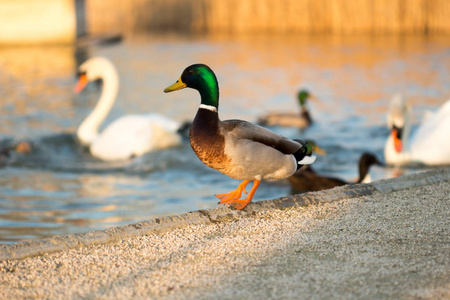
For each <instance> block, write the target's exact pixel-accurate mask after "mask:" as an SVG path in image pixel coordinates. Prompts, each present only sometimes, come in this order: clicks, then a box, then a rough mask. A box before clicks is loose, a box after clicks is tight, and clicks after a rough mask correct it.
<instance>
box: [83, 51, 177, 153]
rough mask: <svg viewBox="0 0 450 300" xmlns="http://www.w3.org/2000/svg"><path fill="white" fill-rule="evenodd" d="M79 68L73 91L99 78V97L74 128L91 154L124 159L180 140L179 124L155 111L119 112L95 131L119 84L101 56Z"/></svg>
mask: <svg viewBox="0 0 450 300" xmlns="http://www.w3.org/2000/svg"><path fill="white" fill-rule="evenodd" d="M79 71H80V74H81V75H80V78H79V81H78V83H77V85H76V87H75V92H81V90H83V88H84V87H85V86H86V84H87V83H88V82H89V81H93V80H97V79H102V80H103V90H102V94H101V97H100V99H99V101H98V102H97V104H96V106H95V108H94V109H93V110H92V112H91V113H90V114H89V116H88V117H87V118H86V119H85V120H84V121H83V122H82V123H81V125H80V127H79V128H78V130H77V137H78V140H79V141H80V143H81V144H82V145H84V146H88V147H89V149H90V152H91V154H92V155H93V156H95V157H97V158H99V159H102V160H107V161H111V160H125V159H129V158H131V157H133V156H140V155H142V154H144V153H146V152H150V151H152V150H158V149H164V148H168V147H172V146H175V145H178V144H180V143H181V136H180V135H179V134H178V133H177V130H178V128H179V127H180V124H179V123H178V122H175V121H173V120H170V119H168V118H166V117H164V116H161V115H157V114H146V115H127V116H123V117H121V118H119V119H117V120H115V121H114V122H112V123H111V124H110V125H109V126H108V127H107V128H106V129H104V130H103V131H102V132H101V133H99V131H98V129H99V126H100V125H101V123H102V122H103V121H104V119H105V118H106V116H107V115H108V113H109V111H110V110H111V107H112V106H113V104H114V101H115V99H116V95H117V91H118V88H119V78H118V75H117V71H116V69H115V67H114V66H113V64H112V63H111V62H110V61H109V60H107V59H106V58H103V57H94V58H91V59H89V60H87V61H86V62H84V63H83V64H82V65H81V66H80V67H79Z"/></svg>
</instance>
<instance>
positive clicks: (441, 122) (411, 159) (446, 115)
mask: <svg viewBox="0 0 450 300" xmlns="http://www.w3.org/2000/svg"><path fill="white" fill-rule="evenodd" d="M410 115H411V108H410V106H409V105H408V103H407V102H406V101H405V99H404V98H403V96H402V95H400V94H397V95H395V96H394V97H393V98H392V100H391V104H390V108H389V112H388V127H389V128H390V130H391V134H390V135H389V137H388V139H387V141H386V145H385V147H384V156H385V160H386V162H387V163H388V164H394V165H405V164H409V163H421V164H425V165H447V164H450V143H449V142H448V138H449V136H450V100H448V101H447V102H445V103H444V104H443V105H442V106H441V108H439V110H438V111H437V112H435V113H432V114H431V115H429V116H428V117H427V118H426V120H425V121H424V122H423V123H422V124H421V125H420V126H419V127H418V128H417V129H416V130H415V132H414V133H413V134H412V135H411V137H410V127H411V124H410ZM409 139H410V141H409Z"/></svg>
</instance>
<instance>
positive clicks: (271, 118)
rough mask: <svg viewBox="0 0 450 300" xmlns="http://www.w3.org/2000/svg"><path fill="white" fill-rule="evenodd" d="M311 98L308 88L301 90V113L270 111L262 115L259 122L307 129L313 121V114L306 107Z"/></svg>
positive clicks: (264, 124) (299, 99)
mask: <svg viewBox="0 0 450 300" xmlns="http://www.w3.org/2000/svg"><path fill="white" fill-rule="evenodd" d="M310 98H312V95H311V94H310V93H309V92H308V91H307V90H300V91H299V92H298V95H297V99H298V103H299V105H300V113H270V114H267V115H265V116H262V117H260V118H259V119H258V124H260V125H263V126H284V127H297V128H299V129H305V128H307V127H309V125H311V123H312V119H311V116H310V114H309V111H308V108H307V107H306V101H307V100H308V99H310Z"/></svg>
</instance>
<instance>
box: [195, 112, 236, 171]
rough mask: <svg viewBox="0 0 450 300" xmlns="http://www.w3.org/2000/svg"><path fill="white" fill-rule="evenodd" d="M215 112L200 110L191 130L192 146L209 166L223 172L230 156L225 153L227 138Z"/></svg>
mask: <svg viewBox="0 0 450 300" xmlns="http://www.w3.org/2000/svg"><path fill="white" fill-rule="evenodd" d="M213 114H214V112H210V111H205V112H204V111H203V110H199V111H198V112H197V116H196V117H195V119H194V122H193V123H192V126H191V130H190V132H189V140H190V143H191V147H192V149H193V150H194V152H195V154H196V155H197V157H198V158H199V159H200V160H201V161H202V162H203V163H204V164H205V165H207V166H208V167H210V168H213V169H216V170H218V171H221V172H223V171H222V170H223V169H225V168H226V166H227V164H229V162H230V158H229V157H228V156H227V155H226V154H225V152H224V148H225V138H224V136H223V135H222V134H221V133H220V129H219V122H220V121H219V119H218V117H217V113H215V114H216V116H214V115H213Z"/></svg>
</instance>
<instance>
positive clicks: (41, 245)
mask: <svg viewBox="0 0 450 300" xmlns="http://www.w3.org/2000/svg"><path fill="white" fill-rule="evenodd" d="M449 181H450V168H446V169H440V170H433V171H429V172H422V173H417V174H412V175H408V176H402V177H398V178H393V179H386V180H380V181H376V182H373V183H371V184H352V185H347V186H343V187H338V188H334V189H331V190H325V191H320V192H310V193H304V194H298V195H293V196H287V197H281V198H278V199H273V200H265V201H260V202H255V203H251V204H250V205H248V206H247V207H246V208H245V209H244V210H240V211H238V210H234V209H231V208H229V207H228V206H219V207H217V208H214V209H208V210H198V211H193V212H188V213H184V214H180V215H176V216H168V217H162V218H155V219H153V220H149V221H144V222H138V223H136V224H130V225H126V226H121V227H115V228H109V229H106V230H94V231H90V232H87V233H84V234H74V235H66V236H57V237H53V238H47V239H43V240H37V241H29V242H20V243H17V244H13V245H3V246H0V261H3V260H14V259H23V258H26V257H30V256H37V255H43V254H45V253H52V252H57V251H62V250H69V249H75V248H79V247H85V246H90V245H98V244H112V243H115V242H118V241H120V240H125V239H129V238H132V237H137V236H142V235H149V234H155V233H160V232H163V231H167V230H171V229H175V228H182V227H185V226H188V225H198V224H210V223H216V222H228V221H232V220H237V219H240V218H245V217H246V216H248V215H253V214H255V213H256V212H264V211H270V210H274V209H287V208H291V207H296V206H306V205H310V204H319V203H330V202H334V201H338V200H342V199H351V198H356V197H361V196H367V195H372V194H376V193H380V194H388V193H391V192H394V191H401V190H406V189H409V188H412V187H418V186H425V185H428V184H435V183H439V182H449Z"/></svg>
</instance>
